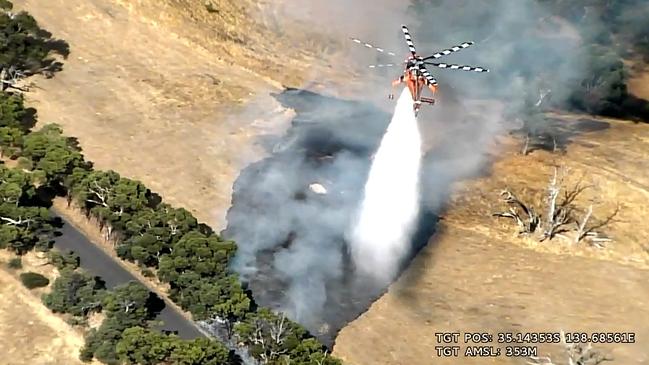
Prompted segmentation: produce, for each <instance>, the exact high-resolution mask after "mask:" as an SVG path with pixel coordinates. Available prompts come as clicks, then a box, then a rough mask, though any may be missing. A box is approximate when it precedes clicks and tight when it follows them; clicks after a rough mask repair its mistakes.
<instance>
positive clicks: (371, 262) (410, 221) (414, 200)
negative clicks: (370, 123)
mask: <svg viewBox="0 0 649 365" xmlns="http://www.w3.org/2000/svg"><path fill="white" fill-rule="evenodd" d="M420 165H421V136H420V133H419V127H418V125H417V119H416V117H415V114H414V111H413V108H412V97H411V96H410V91H409V90H408V89H406V88H404V90H403V91H402V92H401V96H400V97H399V100H398V101H397V105H396V107H395V110H394V115H393V117H392V121H391V122H390V125H389V126H388V129H387V131H386V132H385V135H384V136H383V139H382V140H381V145H380V146H379V149H378V151H377V152H376V155H375V156H374V161H373V163H372V167H371V169H370V173H369V176H368V179H367V183H366V184H365V191H364V196H363V200H362V203H361V206H360V209H359V212H358V216H357V219H356V221H355V224H354V225H353V226H352V229H351V232H350V235H349V237H348V240H349V242H350V248H351V250H350V251H351V254H352V258H353V260H354V265H355V267H356V270H358V271H359V273H360V274H362V275H367V276H369V277H372V278H374V279H376V280H377V282H379V283H387V282H389V281H391V280H392V279H393V278H394V276H395V274H396V273H397V271H398V268H399V264H400V263H401V260H402V259H403V257H404V256H405V255H406V254H407V253H408V252H409V250H410V239H411V237H412V233H413V231H414V229H415V225H416V221H417V217H418V215H419V170H420Z"/></svg>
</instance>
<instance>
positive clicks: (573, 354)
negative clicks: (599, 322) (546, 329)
mask: <svg viewBox="0 0 649 365" xmlns="http://www.w3.org/2000/svg"><path fill="white" fill-rule="evenodd" d="M561 343H562V344H563V346H564V350H565V351H566V355H567V361H566V364H567V365H598V364H601V363H603V362H604V361H612V360H613V359H612V358H610V357H608V356H605V355H603V354H602V353H601V352H599V351H597V350H594V349H593V346H592V344H591V343H567V342H566V336H565V333H564V332H563V331H561ZM526 363H527V364H529V365H559V364H558V363H555V362H553V361H552V359H551V358H550V357H549V356H531V357H530V361H527V362H526Z"/></svg>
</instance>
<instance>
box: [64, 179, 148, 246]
mask: <svg viewBox="0 0 649 365" xmlns="http://www.w3.org/2000/svg"><path fill="white" fill-rule="evenodd" d="M72 193H73V195H74V196H75V197H76V200H77V201H78V202H79V204H80V205H81V206H82V207H85V208H86V209H87V210H88V211H89V212H90V213H91V214H93V215H94V216H95V217H97V218H98V219H99V220H100V221H101V222H102V224H103V225H105V226H107V227H108V229H109V236H110V235H111V234H112V231H113V230H118V231H123V230H124V228H125V226H126V224H127V222H129V221H130V220H131V216H132V215H133V214H134V213H135V212H138V211H139V210H141V209H144V208H146V207H148V206H149V205H150V202H151V191H150V190H149V189H147V188H146V187H145V186H144V185H143V184H142V183H141V182H139V181H135V180H130V179H126V178H122V177H120V176H119V174H118V173H116V172H114V171H107V172H104V171H91V172H89V173H88V174H87V175H85V176H83V177H82V178H81V181H79V183H78V184H76V185H75V186H73V189H72ZM101 228H104V227H103V226H102V227H101Z"/></svg>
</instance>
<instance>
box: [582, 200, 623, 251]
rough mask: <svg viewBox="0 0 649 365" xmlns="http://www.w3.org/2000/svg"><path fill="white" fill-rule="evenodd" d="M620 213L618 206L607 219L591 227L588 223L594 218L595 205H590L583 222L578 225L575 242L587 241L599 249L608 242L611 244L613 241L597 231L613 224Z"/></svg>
mask: <svg viewBox="0 0 649 365" xmlns="http://www.w3.org/2000/svg"><path fill="white" fill-rule="evenodd" d="M619 212H620V205H619V204H618V205H616V207H615V210H614V211H613V212H612V213H611V214H609V215H608V216H607V217H606V218H605V219H603V220H601V221H599V222H597V223H595V224H593V225H590V226H589V225H588V221H589V220H590V219H591V218H592V216H593V205H592V204H591V205H589V206H588V209H587V210H586V213H585V214H584V216H583V217H582V219H581V221H580V222H579V223H578V224H577V229H576V233H575V240H574V242H575V243H579V242H580V241H582V240H585V241H588V242H589V243H590V244H591V245H593V246H596V247H599V248H602V247H604V244H605V243H606V242H610V241H611V239H610V238H608V237H606V236H604V235H602V233H601V232H599V231H597V230H598V229H600V228H602V227H605V226H607V225H609V224H610V223H611V222H613V221H614V219H615V217H616V216H617V214H618V213H619Z"/></svg>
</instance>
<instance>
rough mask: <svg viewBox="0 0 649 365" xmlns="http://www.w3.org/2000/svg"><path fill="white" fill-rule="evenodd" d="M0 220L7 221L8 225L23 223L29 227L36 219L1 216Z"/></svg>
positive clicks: (20, 224)
mask: <svg viewBox="0 0 649 365" xmlns="http://www.w3.org/2000/svg"><path fill="white" fill-rule="evenodd" d="M0 220H2V221H4V222H7V223H5V224H6V225H8V226H22V225H27V227H29V224H30V223H32V222H33V221H34V220H33V219H31V218H30V219H23V218H22V217H18V219H13V218H9V217H0Z"/></svg>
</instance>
